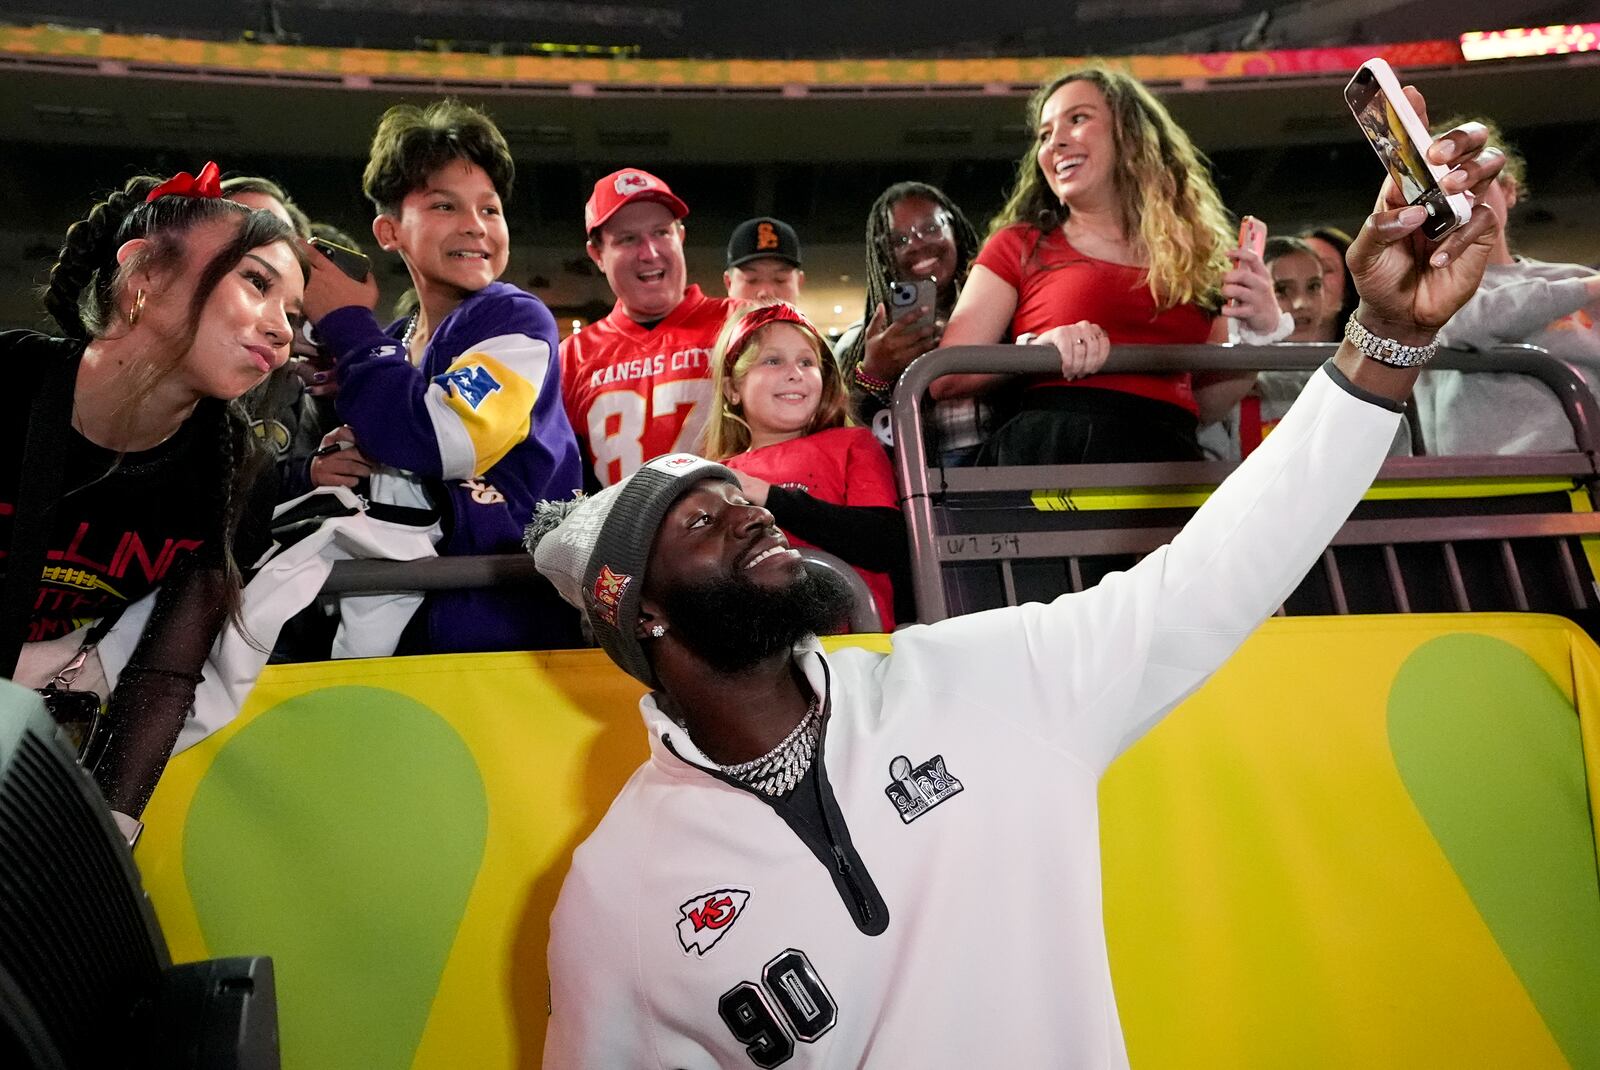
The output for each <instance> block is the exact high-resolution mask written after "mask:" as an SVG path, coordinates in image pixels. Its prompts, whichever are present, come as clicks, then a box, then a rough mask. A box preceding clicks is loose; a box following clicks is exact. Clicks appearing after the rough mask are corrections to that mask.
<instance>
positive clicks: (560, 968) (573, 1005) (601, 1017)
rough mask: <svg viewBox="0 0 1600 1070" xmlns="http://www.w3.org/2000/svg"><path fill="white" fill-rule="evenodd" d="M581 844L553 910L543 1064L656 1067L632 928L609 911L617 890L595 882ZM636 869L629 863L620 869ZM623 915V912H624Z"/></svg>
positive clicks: (564, 1069)
mask: <svg viewBox="0 0 1600 1070" xmlns="http://www.w3.org/2000/svg"><path fill="white" fill-rule="evenodd" d="M585 849H586V848H585V847H579V848H578V852H577V857H575V859H574V861H573V866H572V870H571V871H570V872H569V873H568V874H567V879H566V881H565V882H564V883H563V884H562V886H561V895H560V897H559V898H558V899H557V900H556V908H555V911H554V912H553V913H552V914H551V916H550V1025H549V1028H548V1029H547V1030H546V1032H545V1040H544V1070H586V1068H589V1067H604V1066H618V1067H621V1066H626V1067H641V1068H643V1067H653V1066H656V1065H657V1059H656V1056H655V1052H654V1050H653V1046H652V1044H651V1042H650V1038H649V1034H648V1029H649V1026H650V1023H649V1022H648V1021H647V1020H646V1014H645V1012H644V1008H643V1007H641V1006H640V1003H639V1000H638V998H637V995H636V993H637V984H638V971H637V969H636V968H635V967H634V965H633V963H634V961H635V960H634V955H633V950H632V949H633V939H632V932H633V926H632V924H631V922H626V921H621V920H619V916H618V915H616V914H615V913H612V914H611V915H610V916H608V915H607V914H606V913H605V911H606V905H607V904H609V903H615V902H616V901H617V896H616V894H615V888H612V889H611V893H612V894H609V895H608V894H606V890H605V889H601V888H597V887H596V886H595V884H594V882H593V881H592V880H591V879H590V878H589V876H588V873H589V871H588V870H587V869H586V868H585V867H584V866H583V864H582V862H581V858H582V856H583V853H584V851H585ZM612 872H613V881H615V879H616V874H620V873H627V872H630V869H629V867H627V866H623V867H621V868H618V869H615V870H613V871H612ZM626 916H627V915H626V914H625V913H624V914H622V915H620V917H624V918H625V917H626Z"/></svg>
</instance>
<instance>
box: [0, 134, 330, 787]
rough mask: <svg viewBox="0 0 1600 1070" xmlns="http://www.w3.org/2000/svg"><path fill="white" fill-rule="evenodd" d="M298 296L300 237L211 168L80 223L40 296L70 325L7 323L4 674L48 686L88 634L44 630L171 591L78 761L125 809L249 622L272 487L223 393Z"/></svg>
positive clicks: (145, 182)
mask: <svg viewBox="0 0 1600 1070" xmlns="http://www.w3.org/2000/svg"><path fill="white" fill-rule="evenodd" d="M304 289H305V265H304V261H303V260H302V259H301V254H300V252H299V250H298V247H297V246H296V245H295V244H294V233H293V231H292V230H291V229H290V227H289V226H288V225H287V224H285V223H283V222H282V221H280V220H279V219H277V218H276V217H274V216H273V215H271V214H270V213H267V212H258V211H251V210H250V209H249V208H247V207H245V206H244V205H241V204H237V203H235V202H233V201H230V200H225V199H223V197H222V189H221V184H220V183H219V182H218V173H217V165H216V164H214V163H212V164H207V165H206V166H205V167H204V168H203V169H202V170H201V171H200V174H199V175H198V176H196V175H190V174H188V173H184V174H180V175H178V176H177V177H176V178H173V179H169V180H168V181H166V182H161V181H159V180H158V179H155V178H150V177H140V178H135V179H132V180H131V181H129V182H128V184H127V185H126V186H125V187H123V188H122V189H121V190H119V191H117V192H115V193H113V194H111V196H109V197H108V198H107V199H106V200H104V201H102V202H101V203H99V204H97V205H95V207H94V209H93V210H92V211H90V212H89V214H88V216H87V217H86V218H85V219H83V220H80V221H79V222H77V223H74V224H73V225H72V227H71V228H70V229H69V230H68V231H67V234H66V239H65V241H64V243H63V244H62V247H61V252H60V254H59V256H58V257H57V259H56V263H55V265H54V266H53V267H52V268H51V270H50V284H49V287H48V289H47V290H46V292H45V296H44V304H45V308H46V309H47V310H48V311H49V312H50V314H51V315H52V316H53V317H54V318H55V320H56V322H57V323H58V324H59V325H60V327H61V331H62V333H63V334H64V336H65V337H60V338H53V337H49V336H47V335H43V334H35V333H33V332H31V331H7V332H4V333H0V362H3V363H4V364H5V367H6V369H7V376H8V383H9V389H8V390H7V391H6V392H5V400H4V401H3V402H0V458H4V460H3V461H0V550H3V551H4V555H3V556H0V674H3V675H6V676H11V677H14V678H16V679H18V680H23V681H26V682H28V683H31V684H34V685H35V686H38V685H39V684H42V683H44V682H45V681H47V680H49V679H50V678H51V677H52V676H54V675H56V671H57V670H58V669H61V668H62V665H63V663H66V662H67V661H68V659H69V658H70V659H71V660H72V661H74V662H76V661H79V660H83V659H79V658H76V657H73V652H74V651H79V652H87V651H89V650H90V647H89V646H84V647H83V648H82V650H81V651H80V646H79V638H80V637H78V636H76V635H73V636H72V638H71V639H64V641H63V643H62V644H49V645H48V646H47V645H46V644H44V643H42V642H41V641H43V640H49V639H57V638H62V637H66V636H69V635H72V633H74V632H75V630H77V629H79V628H80V626H82V625H85V624H87V622H90V621H94V620H96V619H103V618H107V617H108V616H110V615H114V614H118V613H120V611H121V609H122V608H123V607H125V606H127V605H128V604H130V603H132V602H134V601H136V600H138V599H139V598H141V597H143V596H144V595H145V594H147V593H149V592H150V591H151V590H153V589H156V588H159V591H160V593H159V594H158V595H157V598H156V601H155V605H154V608H153V610H152V612H151V615H150V618H149V623H148V624H147V625H146V627H145V629H144V631H143V633H142V635H141V637H140V639H139V642H138V645H137V647H136V648H135V650H134V652H133V656H132V658H131V659H130V660H129V662H128V664H127V665H126V666H125V667H124V668H123V670H122V672H121V674H120V675H119V677H118V679H117V686H116V688H115V690H113V691H112V692H111V696H110V703H109V705H108V707H107V708H106V711H105V713H104V715H103V716H102V717H101V723H102V725H103V726H104V729H105V731H103V732H102V733H101V734H100V735H99V736H98V737H97V738H98V739H101V740H104V741H106V744H105V747H104V750H103V751H102V752H99V753H94V752H90V753H86V754H85V759H86V761H85V764H86V765H89V766H91V767H92V768H93V771H94V773H95V777H96V779H97V780H98V781H99V783H100V786H101V789H102V790H103V791H104V792H105V795H106V798H107V801H108V802H110V804H111V806H112V808H113V809H114V810H116V811H119V812H121V813H123V814H126V815H132V816H137V815H138V813H139V812H140V811H141V810H142V809H143V807H144V804H145V801H146V800H147V799H148V798H149V796H150V793H151V791H152V790H153V789H154V787H155V783H156V778H157V777H158V776H159V775H160V772H161V769H162V768H163V766H164V765H165V763H166V760H167V757H168V755H169V754H170V753H171V750H172V746H173V744H174V742H175V741H176V739H177V736H178V730H179V728H180V727H181V726H182V724H183V721H184V717H185V714H186V713H187V711H188V709H189V706H190V705H191V703H192V702H193V699H194V690H195V685H196V684H197V683H198V682H199V679H200V677H199V672H200V668H201V666H202V665H203V664H204V663H205V658H206V654H207V652H208V651H209V650H210V648H211V645H212V642H213V641H214V640H215V639H216V636H217V634H218V633H219V632H220V631H221V629H222V626H223V624H224V622H225V621H226V619H227V618H228V617H229V616H230V614H232V615H236V614H237V610H238V607H239V601H240V580H239V568H238V565H237V564H236V561H237V560H239V559H246V560H254V558H255V557H257V556H259V555H260V553H261V552H262V551H263V550H265V548H266V545H267V541H268V535H267V531H266V524H267V521H268V518H269V517H270V510H271V503H272V498H271V487H270V486H269V485H263V484H261V483H260V482H259V481H256V480H255V476H256V475H257V474H259V473H260V472H261V467H262V466H260V465H256V464H254V463H253V462H254V461H255V458H254V457H253V455H252V436H251V435H250V433H249V429H248V427H247V425H246V423H245V421H244V419H243V417H242V415H241V414H240V413H239V412H238V410H237V407H236V406H233V405H231V404H230V403H231V402H232V401H233V400H234V399H236V398H238V397H239V396H240V395H242V394H244V393H245V391H247V390H249V389H250V388H251V387H253V386H255V385H256V384H257V383H259V382H260V381H261V380H262V379H264V378H265V377H266V376H267V374H268V373H269V372H271V371H272V370H273V369H274V368H277V367H279V366H281V365H282V364H283V363H284V362H285V361H286V360H288V357H289V342H290V335H291V329H290V322H289V317H290V316H291V315H294V314H296V313H298V311H299V308H300V302H301V298H302V296H303V293H304ZM246 516H248V517H249V518H250V520H249V521H248V522H243V523H242V522H241V520H242V518H244V517H246ZM89 634H90V635H91V636H94V637H95V638H98V635H97V633H96V632H94V631H91V632H90V633H89ZM63 647H64V648H66V649H65V651H64V653H63V651H62V649H61V648H63ZM24 650H26V651H28V653H29V654H31V656H24V655H23V651H24ZM46 651H54V652H55V653H56V654H61V657H60V658H59V659H58V660H57V661H56V662H55V663H54V664H45V663H44V662H45V661H47V660H48V659H47V658H46V656H45V652H46ZM85 658H87V654H85ZM95 660H96V662H97V660H98V659H95ZM14 667H15V668H14ZM74 671H76V670H74ZM41 673H42V678H41V676H40V674H41ZM85 676H87V674H85ZM78 684H79V686H80V688H81V684H82V680H79V681H78ZM97 705H98V702H97V701H96V702H95V703H94V706H97ZM94 706H89V705H88V704H87V703H85V702H81V701H79V702H70V703H69V702H65V701H61V702H58V703H57V708H70V709H72V710H74V711H77V712H83V710H84V709H85V708H88V709H90V710H92V709H93V708H94Z"/></svg>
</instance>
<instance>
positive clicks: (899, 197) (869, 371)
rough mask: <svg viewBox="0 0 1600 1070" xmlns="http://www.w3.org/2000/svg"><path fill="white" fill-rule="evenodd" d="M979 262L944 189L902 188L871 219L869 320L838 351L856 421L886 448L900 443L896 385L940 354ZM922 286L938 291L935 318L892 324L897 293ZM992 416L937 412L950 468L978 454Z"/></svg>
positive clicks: (983, 409) (953, 408) (969, 230)
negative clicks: (902, 287) (902, 286)
mask: <svg viewBox="0 0 1600 1070" xmlns="http://www.w3.org/2000/svg"><path fill="white" fill-rule="evenodd" d="M977 255H978V232H977V230H975V229H974V228H973V226H972V224H971V223H970V222H969V221H968V220H967V217H966V215H965V214H963V213H962V211H961V209H960V208H957V207H956V205H955V203H954V202H952V201H951V200H950V198H949V197H946V196H945V195H944V193H943V192H941V191H940V190H938V189H937V188H935V187H933V186H930V185H928V184H927V183H925V182H896V183H895V184H894V185H892V186H890V187H889V188H888V189H886V190H884V191H883V193H881V194H880V195H879V196H878V199H877V200H876V201H874V202H872V208H871V210H870V211H869V212H868V213H867V275H866V281H867V308H866V313H865V314H864V315H863V316H862V318H861V320H860V321H859V322H858V323H856V324H855V325H853V326H851V327H850V328H848V329H847V330H846V331H845V333H844V334H843V335H842V336H841V337H840V338H839V344H838V346H837V349H836V351H837V353H838V354H839V366H840V367H841V368H842V369H843V370H844V374H845V381H846V382H847V383H849V384H850V402H851V409H852V412H853V414H854V416H855V417H856V419H858V420H859V421H861V423H863V424H865V425H866V426H868V427H870V428H872V430H873V433H874V434H875V435H877V437H878V440H879V441H880V442H882V443H884V444H885V445H889V446H892V445H893V444H894V443H893V441H892V439H891V437H890V434H889V414H888V406H889V401H890V400H891V399H892V398H893V396H894V384H895V383H896V382H898V381H899V379H900V373H901V372H903V371H905V370H906V368H907V367H908V366H909V365H910V364H911V362H912V361H914V360H916V359H917V358H918V357H920V356H922V354H924V353H926V352H928V351H929V350H932V349H936V348H938V346H939V340H940V336H941V335H942V334H943V331H944V324H945V322H946V321H947V320H948V319H949V318H950V311H951V309H953V308H955V305H956V298H957V297H958V296H959V295H960V293H961V286H962V284H963V283H965V282H966V279H967V272H968V270H969V269H970V268H971V266H972V262H973V259H974V258H975V257H976V256H977ZM921 279H933V280H934V282H935V283H937V284H938V285H937V290H936V293H937V295H938V296H937V299H936V301H935V307H934V308H933V309H932V310H931V312H932V316H931V317H927V318H925V317H924V316H923V315H922V314H921V313H920V312H919V313H918V314H916V315H911V316H907V317H906V318H904V319H901V320H896V321H891V320H890V318H889V314H888V308H889V291H890V289H891V287H893V286H894V284H895V283H897V282H916V281H918V280H921ZM987 413H988V406H987V405H986V404H984V403H982V402H979V401H975V400H964V401H954V402H951V403H950V404H948V405H939V406H936V407H935V410H934V417H933V425H934V427H935V429H936V430H937V432H938V434H939V452H940V453H941V454H942V455H943V456H944V459H945V463H946V464H955V463H961V462H962V460H963V459H964V458H968V457H969V455H970V454H972V453H975V452H976V451H977V448H978V445H979V444H980V443H981V442H982V432H983V430H984V429H985V425H986V423H987Z"/></svg>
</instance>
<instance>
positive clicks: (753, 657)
mask: <svg viewBox="0 0 1600 1070" xmlns="http://www.w3.org/2000/svg"><path fill="white" fill-rule="evenodd" d="M854 605H855V595H854V594H853V593H852V592H851V590H850V588H849V586H848V585H847V584H846V583H845V581H844V580H843V579H841V578H839V577H838V576H836V575H834V574H833V573H832V572H825V571H821V570H818V571H816V572H813V571H811V570H809V569H807V570H805V571H804V572H803V573H802V574H801V576H800V578H799V579H797V580H795V581H794V582H793V583H791V584H789V585H788V586H787V587H782V588H779V589H777V590H773V589H772V588H770V587H762V586H760V585H758V584H755V583H752V582H751V581H750V580H748V579H746V578H745V577H744V576H740V575H737V574H736V575H733V576H730V577H728V578H726V579H721V580H716V581H713V582H711V583H706V584H702V585H700V586H697V587H687V586H685V587H680V588H678V589H676V590H673V591H669V592H666V593H665V594H664V595H663V597H662V608H663V609H664V610H665V611H666V616H667V619H668V620H669V621H671V622H672V630H673V632H674V634H676V635H677V637H678V641H679V642H681V643H683V645H684V646H686V647H688V648H689V650H690V652H691V653H693V654H694V655H695V656H696V657H698V658H699V659H700V660H701V661H704V662H705V663H706V664H707V665H709V666H711V668H713V669H715V670H716V671H717V672H720V673H724V674H728V675H736V674H738V673H742V672H745V671H746V670H748V669H752V668H754V667H755V666H756V665H758V664H760V663H761V662H763V661H765V660H766V659H768V658H770V657H772V656H773V655H774V654H777V653H780V652H782V651H785V650H788V649H789V648H790V647H792V646H794V644H795V643H797V642H799V641H800V640H801V639H804V638H805V637H806V636H809V635H833V634H835V633H838V632H842V631H846V630H848V628H849V620H850V610H851V607H853V606H854Z"/></svg>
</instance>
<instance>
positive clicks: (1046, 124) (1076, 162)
mask: <svg viewBox="0 0 1600 1070" xmlns="http://www.w3.org/2000/svg"><path fill="white" fill-rule="evenodd" d="M1035 134H1036V136H1037V137H1038V139H1039V150H1038V156H1037V159H1038V161H1039V170H1040V171H1042V172H1043V173H1044V180H1045V182H1046V184H1048V185H1049V187H1050V191H1051V192H1052V193H1054V194H1055V195H1056V197H1057V199H1059V200H1060V201H1061V203H1062V204H1066V205H1071V204H1079V205H1088V204H1093V203H1096V202H1100V201H1104V200H1106V199H1107V198H1108V197H1111V196H1114V195H1115V193H1116V168H1117V147H1116V139H1115V136H1114V132H1113V131H1112V118H1111V108H1110V107H1109V106H1108V105H1107V104H1106V98H1105V94H1104V93H1102V92H1100V87H1099V86H1097V85H1095V84H1094V83H1093V82H1090V81H1085V80H1083V79H1079V80H1078V81H1074V82H1068V83H1067V84H1066V85H1063V86H1062V87H1061V88H1059V89H1057V90H1056V91H1055V92H1054V93H1051V94H1050V97H1049V99H1048V100H1046V101H1045V102H1044V107H1043V108H1041V109H1040V111H1039V129H1038V130H1037V131H1035Z"/></svg>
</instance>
